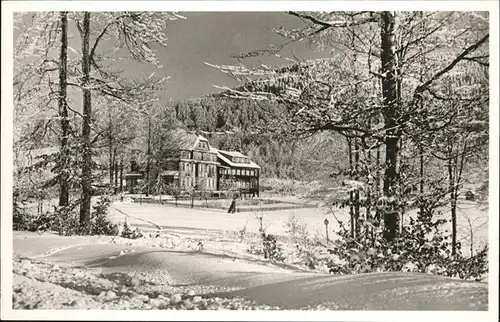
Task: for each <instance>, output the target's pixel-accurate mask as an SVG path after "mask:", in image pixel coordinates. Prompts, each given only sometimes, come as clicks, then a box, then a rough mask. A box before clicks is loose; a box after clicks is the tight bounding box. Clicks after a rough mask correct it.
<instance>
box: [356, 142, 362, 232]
mask: <svg viewBox="0 0 500 322" xmlns="http://www.w3.org/2000/svg"><path fill="white" fill-rule="evenodd" d="M354 171H355V174H354V178H355V180H356V181H358V180H359V145H358V140H357V139H354ZM359 214H360V211H359V190H358V189H356V191H354V221H355V226H354V235H355V237H356V238H359V237H360V236H359V232H360V228H361V227H360V222H359Z"/></svg>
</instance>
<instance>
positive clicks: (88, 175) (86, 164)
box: [80, 12, 92, 234]
mask: <svg viewBox="0 0 500 322" xmlns="http://www.w3.org/2000/svg"><path fill="white" fill-rule="evenodd" d="M89 44H90V12H85V13H84V14H83V26H82V73H83V76H82V90H83V124H82V139H83V163H82V201H81V205H80V226H81V228H82V233H84V234H87V233H89V231H88V228H89V227H88V224H89V222H90V199H91V197H92V150H91V144H90V122H91V113H92V101H91V99H92V97H91V93H90V89H89V86H90V52H89Z"/></svg>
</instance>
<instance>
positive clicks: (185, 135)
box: [172, 129, 198, 150]
mask: <svg viewBox="0 0 500 322" xmlns="http://www.w3.org/2000/svg"><path fill="white" fill-rule="evenodd" d="M172 137H173V139H174V140H175V142H176V143H177V145H178V147H179V149H184V150H192V149H193V148H194V147H195V144H197V142H198V136H197V135H196V134H194V133H191V132H188V131H186V130H183V129H176V130H173V131H172Z"/></svg>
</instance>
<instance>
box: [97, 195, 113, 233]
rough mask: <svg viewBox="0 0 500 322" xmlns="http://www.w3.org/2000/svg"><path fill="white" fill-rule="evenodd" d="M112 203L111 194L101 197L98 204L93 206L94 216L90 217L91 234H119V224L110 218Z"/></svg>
mask: <svg viewBox="0 0 500 322" xmlns="http://www.w3.org/2000/svg"><path fill="white" fill-rule="evenodd" d="M110 204H111V200H110V198H109V196H102V197H101V198H99V201H98V202H97V204H96V205H95V206H94V207H93V208H94V211H93V212H92V217H91V218H90V234H91V235H108V236H115V235H118V226H117V225H115V224H113V223H111V221H110V220H109V219H108V209H109V205H110Z"/></svg>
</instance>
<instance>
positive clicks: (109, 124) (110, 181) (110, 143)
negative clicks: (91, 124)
mask: <svg viewBox="0 0 500 322" xmlns="http://www.w3.org/2000/svg"><path fill="white" fill-rule="evenodd" d="M108 116H109V120H108V121H109V123H108V126H109V135H108V141H109V142H108V143H109V184H110V185H113V180H114V178H113V175H114V169H113V165H114V156H113V120H112V119H111V109H110V110H108Z"/></svg>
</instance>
